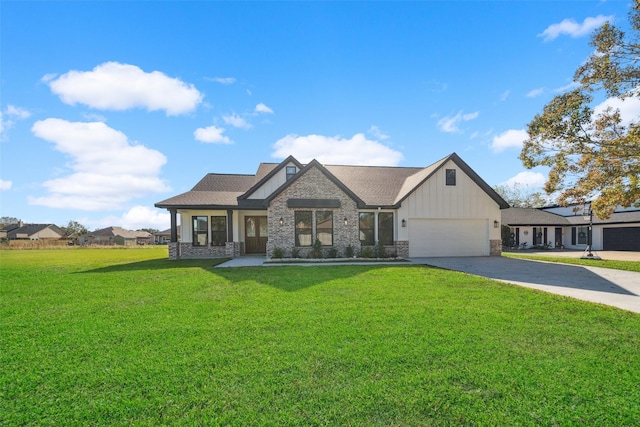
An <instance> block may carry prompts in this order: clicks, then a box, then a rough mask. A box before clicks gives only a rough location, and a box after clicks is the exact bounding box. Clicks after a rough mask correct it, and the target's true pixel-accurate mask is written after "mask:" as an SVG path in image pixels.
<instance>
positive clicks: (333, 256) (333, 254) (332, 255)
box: [327, 248, 338, 258]
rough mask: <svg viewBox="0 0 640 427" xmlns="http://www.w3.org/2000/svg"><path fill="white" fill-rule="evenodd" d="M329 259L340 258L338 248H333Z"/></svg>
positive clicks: (330, 250)
mask: <svg viewBox="0 0 640 427" xmlns="http://www.w3.org/2000/svg"><path fill="white" fill-rule="evenodd" d="M327 257H328V258H337V257H338V250H337V249H336V248H331V249H329V254H328V255H327Z"/></svg>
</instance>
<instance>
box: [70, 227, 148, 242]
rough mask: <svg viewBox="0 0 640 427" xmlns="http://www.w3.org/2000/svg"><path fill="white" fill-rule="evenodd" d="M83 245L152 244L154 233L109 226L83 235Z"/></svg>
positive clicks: (80, 239) (81, 240) (81, 239)
mask: <svg viewBox="0 0 640 427" xmlns="http://www.w3.org/2000/svg"><path fill="white" fill-rule="evenodd" d="M78 240H79V243H80V244H81V245H120V246H132V245H150V244H152V243H153V235H152V234H151V233H148V232H146V231H132V230H126V229H124V228H121V227H107V228H103V229H100V230H96V231H92V232H91V233H87V234H85V235H83V236H81V237H80V238H79V239H78Z"/></svg>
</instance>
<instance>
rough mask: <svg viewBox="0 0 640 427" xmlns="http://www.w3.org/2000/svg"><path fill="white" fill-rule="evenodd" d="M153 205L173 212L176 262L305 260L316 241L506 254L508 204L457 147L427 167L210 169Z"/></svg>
mask: <svg viewBox="0 0 640 427" xmlns="http://www.w3.org/2000/svg"><path fill="white" fill-rule="evenodd" d="M155 206H156V207H158V208H164V209H168V210H169V212H170V218H171V237H170V242H169V258H171V259H177V258H209V257H236V256H240V255H244V254H265V255H266V257H268V258H272V257H273V253H274V250H277V251H278V252H280V251H281V252H282V253H283V254H284V256H285V257H288V256H292V255H293V254H294V253H297V254H299V256H301V257H306V256H309V255H310V254H311V252H312V250H313V245H314V243H315V242H316V241H318V242H319V244H320V245H321V248H322V250H323V254H324V255H326V254H327V253H328V252H329V251H333V252H336V253H337V256H339V257H342V256H345V254H346V253H347V252H348V248H349V247H350V248H351V249H352V250H353V252H354V254H356V255H358V254H359V253H360V252H361V251H362V250H363V248H366V247H373V246H374V245H377V244H379V245H384V248H385V251H386V252H387V253H391V254H395V255H397V256H399V257H434V256H488V255H499V254H500V253H501V250H502V242H501V236H500V210H501V209H505V208H507V207H509V205H508V203H507V202H505V201H504V199H502V197H500V196H499V195H498V194H497V193H496V192H495V191H494V190H493V189H492V188H491V187H490V186H489V185H488V184H487V183H486V182H485V181H483V180H482V178H480V177H479V176H478V174H476V173H475V172H474V171H473V170H472V169H471V168H470V167H469V166H468V165H467V164H466V163H465V162H464V161H463V160H462V159H461V158H460V157H459V156H458V155H457V154H455V153H453V154H451V155H449V156H447V157H445V158H443V159H441V160H439V161H437V162H435V163H433V164H432V165H430V166H427V167H424V168H422V167H386V166H344V165H322V164H321V163H320V162H318V161H317V160H312V161H310V162H309V163H307V164H302V163H300V162H299V161H298V160H296V159H295V158H294V157H293V156H289V157H288V158H286V159H285V160H284V161H282V162H280V163H261V164H260V165H259V167H258V169H257V171H256V173H255V174H252V175H236V174H216V173H210V174H207V175H206V176H205V177H203V178H202V179H201V180H200V182H198V183H197V184H196V185H195V186H194V187H193V188H192V189H191V191H188V192H186V193H183V194H179V195H177V196H174V197H171V198H169V199H167V200H164V201H161V202H159V203H156V205H155ZM178 216H179V218H180V226H181V228H180V236H178Z"/></svg>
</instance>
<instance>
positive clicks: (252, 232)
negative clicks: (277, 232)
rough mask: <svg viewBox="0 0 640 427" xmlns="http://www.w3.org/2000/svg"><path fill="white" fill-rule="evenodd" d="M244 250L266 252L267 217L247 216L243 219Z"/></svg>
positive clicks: (256, 252) (254, 252) (247, 251)
mask: <svg viewBox="0 0 640 427" xmlns="http://www.w3.org/2000/svg"><path fill="white" fill-rule="evenodd" d="M244 234H245V235H244V243H245V252H246V253H248V254H264V253H266V252H267V236H268V230H267V217H266V216H248V217H246V218H245V219H244Z"/></svg>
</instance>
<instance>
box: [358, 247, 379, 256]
mask: <svg viewBox="0 0 640 427" xmlns="http://www.w3.org/2000/svg"><path fill="white" fill-rule="evenodd" d="M375 255H376V254H375V251H374V250H373V247H372V246H365V247H363V248H362V250H361V251H360V258H373V257H375Z"/></svg>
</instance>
